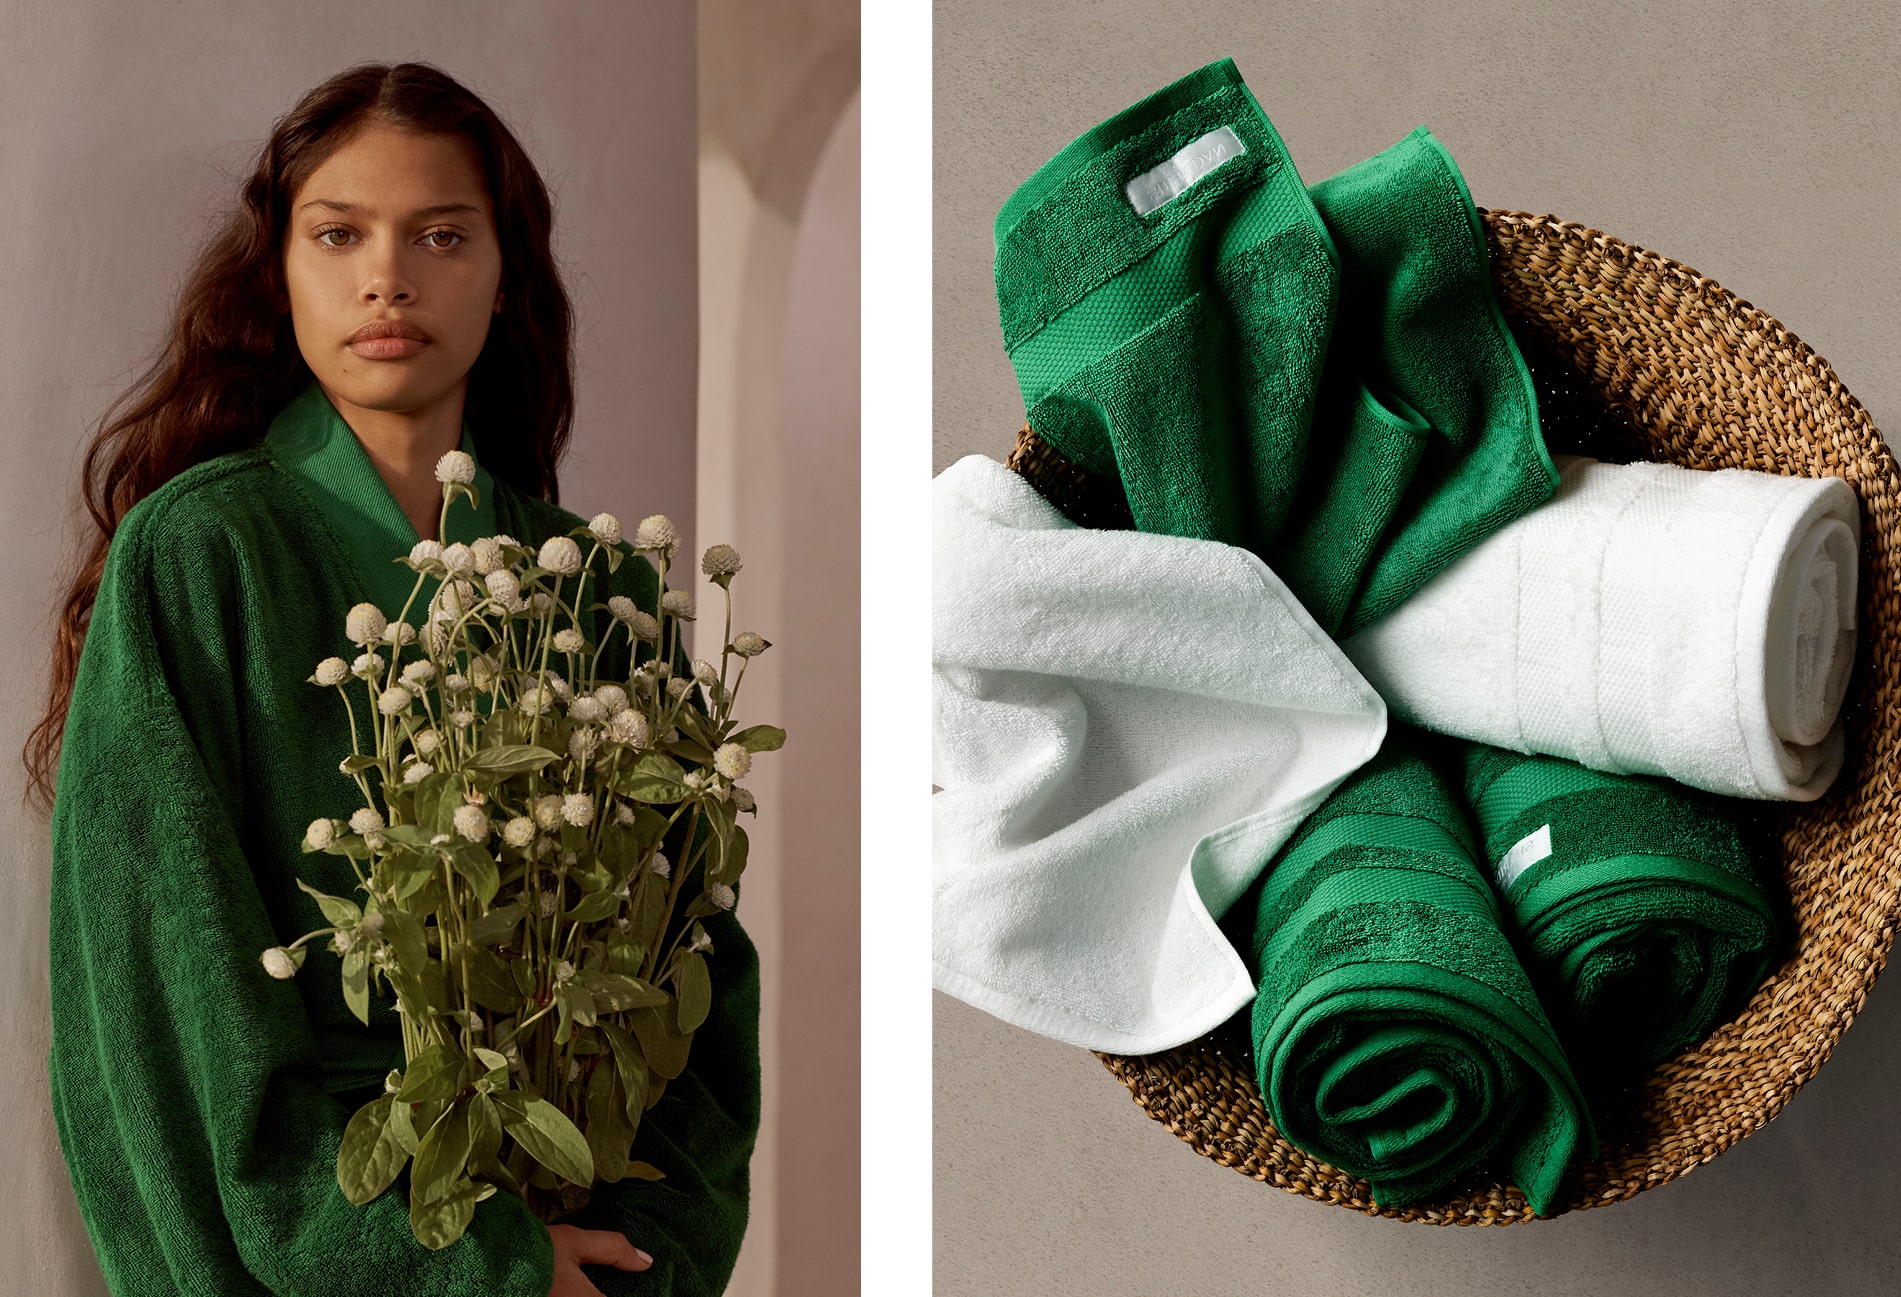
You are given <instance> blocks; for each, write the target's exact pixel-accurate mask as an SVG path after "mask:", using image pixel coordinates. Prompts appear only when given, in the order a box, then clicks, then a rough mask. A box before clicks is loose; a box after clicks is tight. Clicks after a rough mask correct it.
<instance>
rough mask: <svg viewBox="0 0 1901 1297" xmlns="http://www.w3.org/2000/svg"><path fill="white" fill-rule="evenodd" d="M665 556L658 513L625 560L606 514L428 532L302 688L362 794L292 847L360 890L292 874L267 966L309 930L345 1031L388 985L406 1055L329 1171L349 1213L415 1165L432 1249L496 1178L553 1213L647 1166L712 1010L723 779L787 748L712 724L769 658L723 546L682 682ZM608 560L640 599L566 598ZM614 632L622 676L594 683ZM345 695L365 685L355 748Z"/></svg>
mask: <svg viewBox="0 0 1901 1297" xmlns="http://www.w3.org/2000/svg"><path fill="white" fill-rule="evenodd" d="M436 477H437V479H438V480H439V481H440V482H442V484H443V502H442V520H443V521H444V522H445V523H446V521H447V518H448V511H449V506H450V504H451V503H452V502H453V501H454V500H455V499H456V498H457V497H458V495H466V496H467V497H468V498H469V500H470V503H471V507H473V505H474V504H475V503H477V497H476V490H475V487H474V485H473V483H474V478H475V463H474V460H473V459H472V458H471V457H470V456H468V455H467V454H465V453H463V452H461V451H450V452H449V453H448V454H446V455H444V456H443V457H442V459H441V461H440V462H438V464H437V466H436ZM438 534H443V533H441V532H440V531H439V533H438ZM583 541H585V542H591V545H590V548H589V550H588V553H587V556H586V557H585V558H583V557H582V554H581V548H580V543H578V542H583ZM678 544H679V534H678V532H677V531H676V530H675V529H674V526H673V524H672V523H671V522H669V521H668V520H667V519H666V518H665V517H664V516H660V515H655V516H653V517H650V518H647V519H645V520H644V521H643V522H642V523H641V524H640V526H639V527H638V528H637V529H636V531H635V534H634V538H633V544H632V547H631V551H630V550H629V549H628V548H626V547H625V546H624V545H623V542H622V540H621V525H620V522H619V521H618V520H617V519H616V518H615V517H614V516H613V515H612V514H607V513H602V514H599V515H597V516H596V517H595V518H594V519H593V521H592V522H591V523H589V524H588V525H587V526H585V527H578V528H575V529H574V530H573V531H572V532H571V533H570V534H569V535H566V536H554V537H550V538H549V539H548V540H547V542H546V543H544V544H543V545H542V546H541V547H540V549H539V550H538V551H536V550H533V549H530V548H529V547H527V546H524V545H521V544H519V543H517V542H516V541H515V540H514V538H512V537H510V536H505V535H497V536H488V537H483V538H481V539H478V540H476V541H475V542H474V543H473V544H468V545H464V544H461V543H456V544H451V545H448V546H446V547H445V546H442V545H440V544H439V543H437V542H435V541H428V540H426V541H422V542H420V543H419V544H418V545H417V546H416V547H415V549H413V550H412V551H411V552H410V554H409V556H408V557H407V558H403V559H397V560H394V561H398V562H403V563H406V564H407V565H408V566H410V567H411V568H413V569H414V570H415V571H416V573H417V578H416V585H415V588H414V589H413V590H412V591H411V592H410V600H409V603H405V604H404V606H403V609H402V611H401V612H400V613H398V615H397V619H396V620H394V621H390V620H388V619H387V618H386V616H385V615H384V613H383V612H382V610H380V609H379V608H377V607H376V606H375V605H373V604H368V603H363V604H358V605H357V606H356V607H354V608H352V609H351V610H350V612H349V616H348V619H347V623H346V626H345V633H346V635H347V637H348V638H349V640H350V641H351V642H352V643H353V644H355V645H356V646H357V647H358V648H359V649H361V650H362V651H361V653H360V654H359V655H358V656H357V657H356V659H355V661H354V663H349V662H345V661H344V659H343V658H341V657H330V658H326V659H325V660H324V661H322V662H321V663H319V664H318V665H317V669H316V671H315V673H314V674H312V675H311V676H310V677H309V679H310V682H311V683H312V684H316V685H320V686H323V687H326V688H336V689H337V690H338V692H339V696H341V697H342V699H343V702H344V706H345V708H346V709H347V710H348V712H349V717H350V728H351V746H352V754H351V755H350V756H348V757H346V758H345V759H344V760H343V762H342V769H343V771H344V772H345V773H346V774H348V775H350V776H352V777H353V778H354V779H355V780H356V781H357V785H358V788H359V789H360V790H361V792H362V794H363V801H364V805H363V806H362V807H360V808H359V809H357V810H356V811H355V812H354V813H353V814H351V815H350V816H349V818H348V819H347V820H341V819H331V818H323V819H318V820H315V821H313V822H312V823H311V825H310V828H309V829H308V831H307V833H306V836H305V840H304V844H303V847H304V850H305V851H307V852H309V851H323V852H328V853H331V854H335V855H342V856H347V857H348V858H349V859H350V861H351V862H352V867H353V868H354V870H355V872H356V874H357V878H358V881H359V890H360V891H362V892H364V893H366V894H367V895H366V898H365V899H364V900H362V901H361V902H360V903H359V902H358V901H356V900H352V899H349V898H347V897H340V896H329V895H325V894H323V893H321V892H318V891H317V890H316V889H314V888H312V887H310V886H309V885H308V884H307V883H304V882H302V881H301V880H300V881H299V886H301V887H303V889H304V890H305V891H307V892H309V893H311V895H313V896H315V897H316V899H317V903H318V905H319V906H320V907H321V908H322V910H323V913H324V915H325V917H326V918H328V919H329V920H330V923H331V925H332V926H330V927H326V928H322V929H319V930H317V931H315V932H311V933H307V934H305V935H304V936H302V937H300V938H298V939H297V941H295V942H293V943H292V944H291V945H289V946H273V947H271V948H269V949H267V950H266V951H264V954H263V961H264V965H265V967H266V968H267V969H268V970H269V971H270V972H271V974H272V975H273V976H276V977H291V976H294V975H295V974H296V972H297V970H298V969H299V968H301V967H302V966H303V963H304V958H305V955H306V954H307V949H306V947H305V943H306V942H309V941H312V940H313V939H318V938H322V937H324V936H326V935H327V936H329V938H330V941H329V947H330V949H331V950H333V951H334V952H336V953H337V954H338V955H340V956H341V957H342V979H343V994H344V999H345V1001H346V1002H347V1003H348V1004H349V1006H350V1008H351V1010H352V1012H354V1013H355V1014H356V1016H357V1017H358V1018H359V1019H360V1020H362V1021H363V1022H364V1023H365V1025H367V1024H368V1022H369V1005H370V996H371V994H372V993H373V990H374V988H373V985H372V983H373V982H374V981H375V980H376V979H377V978H379V977H380V978H381V979H382V980H383V982H385V983H386V984H387V986H388V988H389V989H390V990H391V991H393V992H394V994H395V996H396V1001H397V1003H396V1009H397V1012H398V1013H400V1014H401V1017H402V1025H403V1045H404V1057H405V1066H404V1067H403V1068H402V1069H401V1070H397V1071H392V1072H390V1074H389V1076H388V1078H387V1080H386V1082H385V1086H384V1093H383V1094H382V1095H380V1096H378V1097H377V1098H376V1099H373V1100H371V1101H370V1102H369V1103H367V1104H365V1105H364V1106H363V1107H361V1108H359V1109H358V1110H357V1111H356V1113H355V1114H354V1115H353V1116H352V1117H351V1118H350V1122H349V1125H348V1126H347V1128H346V1129H345V1132H344V1137H343V1143H342V1148H341V1149H340V1150H339V1152H338V1156H337V1182H338V1184H339V1185H340V1186H341V1188H342V1190H343V1192H344V1194H345V1195H346V1196H347V1197H348V1198H349V1199H350V1201H351V1202H354V1203H357V1204H358V1205H363V1204H366V1203H368V1202H370V1201H371V1200H372V1199H374V1198H376V1197H377V1196H378V1195H380V1194H381V1193H383V1192H384V1191H385V1190H387V1189H388V1188H389V1187H390V1186H391V1185H392V1184H393V1183H394V1182H395V1180H396V1177H397V1175H398V1174H399V1173H400V1172H401V1170H402V1168H403V1167H404V1165H405V1164H410V1163H411V1160H412V1159H413V1167H412V1171H411V1175H410V1184H409V1214H410V1226H411V1229H412V1231H413V1232H414V1234H415V1236H416V1238H417V1239H418V1240H419V1241H420V1242H421V1243H422V1244H423V1245H424V1246H426V1247H429V1248H442V1247H447V1246H448V1245H449V1244H450V1243H453V1242H454V1241H455V1240H456V1239H458V1238H460V1237H461V1236H462V1233H463V1231H464V1230H466V1229H467V1228H468V1225H469V1222H470V1220H471V1219H473V1215H474V1211H475V1206H476V1204H477V1203H479V1202H482V1201H483V1200H484V1199H486V1198H488V1197H490V1196H491V1195H493V1194H494V1193H495V1191H496V1189H497V1188H498V1187H499V1188H505V1189H508V1190H509V1191H510V1192H512V1193H515V1194H516V1195H518V1196H520V1197H521V1198H523V1199H524V1200H525V1201H526V1202H528V1203H529V1205H530V1207H531V1208H532V1209H533V1210H534V1211H535V1212H536V1214H537V1215H538V1216H539V1217H540V1218H541V1219H543V1220H544V1221H552V1220H553V1219H555V1218H556V1217H558V1216H559V1215H562V1214H565V1213H567V1212H571V1211H573V1210H575V1209H577V1208H578V1207H580V1206H582V1205H583V1204H584V1203H585V1202H586V1201H587V1199H588V1197H589V1194H590V1190H591V1186H592V1184H593V1183H594V1182H595V1181H596V1180H604V1181H618V1180H621V1179H623V1178H626V1177H630V1176H632V1177H640V1178H645V1179H658V1178H660V1176H661V1173H660V1172H659V1171H658V1170H657V1169H656V1168H654V1167H652V1166H649V1165H647V1164H646V1163H643V1162H638V1161H632V1160H630V1157H629V1155H630V1153H631V1151H632V1144H633V1140H634V1136H635V1133H636V1131H637V1130H638V1128H639V1125H640V1120H641V1115H642V1114H643V1113H644V1112H645V1111H646V1110H647V1109H649V1108H651V1107H652V1106H653V1105H654V1104H655V1103H656V1102H658V1100H659V1098H660V1096H661V1094H662V1092H663V1091H664V1089H665V1086H666V1083H667V1081H668V1080H669V1079H670V1078H673V1077H677V1076H678V1075H679V1074H680V1072H681V1071H682V1070H683V1069H684V1068H685V1066H686V1060H687V1052H688V1048H689V1046H690V1044H691V1041H692V1037H693V1032H694V1029H695V1028H697V1027H698V1026H699V1025H700V1023H701V1022H703V1021H704V1020H705V1018H706V1016H707V1013H708V1011H709V1008H710V1006H711V1003H712V985H711V980H710V977H709V974H708V970H707V965H706V959H705V955H704V953H703V952H705V951H707V950H709V949H710V948H711V941H710V939H709V937H708V935H707V933H706V931H705V929H704V927H703V926H702V925H701V923H700V922H699V920H700V919H702V918H704V917H706V916H708V915H711V914H713V913H715V912H716V911H718V910H721V909H729V908H731V906H732V905H733V904H734V901H735V899H736V897H735V893H734V891H733V884H734V883H735V882H736V881H737V880H738V878H739V876H740V874H741V872H742V871H743V870H744V869H745V867H746V849H747V848H746V831H745V830H744V829H743V828H741V827H740V826H739V824H738V815H739V812H741V811H746V812H751V813H753V814H757V810H756V807H755V805H754V801H753V797H752V794H751V793H750V792H748V791H747V790H746V789H745V788H743V787H741V786H740V784H739V782H738V781H739V780H740V779H742V778H743V777H744V776H745V775H746V773H747V770H748V769H749V768H750V766H751V764H752V760H753V754H754V753H757V752H761V751H767V750H772V749H776V748H778V747H779V746H780V745H781V744H782V743H783V742H784V740H785V732H784V731H783V730H780V729H778V728H776V727H774V726H770V725H751V726H747V727H745V728H743V729H736V728H735V724H734V721H733V719H732V709H733V704H734V702H735V700H736V699H737V697H738V694H739V689H740V685H741V683H742V682H743V680H744V678H745V672H746V665H747V663H748V662H749V661H750V660H751V659H752V658H754V657H756V656H757V655H759V654H760V653H762V652H764V651H765V650H766V649H767V648H768V647H769V643H768V641H767V640H765V639H763V638H762V637H760V636H759V635H757V634H755V633H753V632H750V631H746V632H742V633H740V634H738V635H734V634H733V633H732V579H733V576H734V574H735V573H737V572H738V571H739V568H740V562H739V555H738V553H737V552H736V551H735V550H734V549H733V548H732V546H730V545H714V546H712V547H710V548H709V549H707V551H706V553H705V556H704V559H703V561H702V570H703V571H704V572H705V573H706V574H707V575H708V576H709V577H710V578H711V579H712V580H713V581H714V582H715V583H716V584H718V585H719V586H720V588H721V590H722V591H723V592H724V593H725V596H726V634H725V641H724V646H723V648H722V650H721V653H720V660H719V664H718V665H717V666H715V665H714V664H712V663H711V662H709V661H706V660H703V659H702V660H699V661H695V662H693V663H692V664H691V667H690V668H688V667H687V666H686V663H685V659H684V653H683V649H682V646H681V644H680V642H679V641H680V631H681V624H682V623H683V622H684V621H689V620H692V619H693V618H694V609H693V598H692V595H691V594H690V593H688V592H687V591H683V590H669V589H667V586H666V576H667V569H668V566H669V563H670V561H671V559H672V556H673V552H674V550H675V548H676V547H677V546H678ZM602 554H604V555H605V563H606V565H607V571H608V572H609V573H612V572H615V571H617V570H618V569H619V567H620V564H621V562H622V561H623V560H625V559H627V558H629V557H631V556H633V555H651V556H652V561H653V562H654V563H655V564H656V566H657V568H658V581H657V582H656V585H655V590H656V592H657V593H658V595H659V597H658V600H657V606H656V607H653V608H642V607H638V606H636V604H635V601H634V600H632V599H630V598H628V597H626V596H625V595H614V596H612V597H610V598H609V599H608V600H607V601H606V603H604V604H603V603H601V602H594V603H584V600H585V599H586V597H587V587H588V579H589V577H590V576H597V578H598V574H597V573H595V571H594V562H595V559H596V557H597V556H599V555H602ZM641 561H647V560H645V559H642V560H641ZM430 576H435V577H438V578H440V580H441V584H440V585H439V587H438V588H437V590H436V592H435V594H434V595H433V597H432V598H431V599H430V601H429V609H428V617H427V622H426V624H425V627H424V629H423V631H422V632H420V633H418V632H417V630H416V629H415V627H413V626H411V625H410V624H409V623H407V622H406V621H404V620H403V618H404V617H406V616H407V615H408V612H409V607H410V604H412V603H414V601H415V598H416V596H417V595H418V594H419V593H421V591H422V587H423V583H424V581H425V579H426V578H427V577H430ZM599 584H600V581H599V579H597V582H596V587H597V590H598V586H599ZM602 609H605V610H606V611H607V613H608V614H609V623H608V629H607V630H606V632H605V633H604V634H603V635H602V636H601V642H600V643H599V644H595V643H593V642H591V640H590V638H589V632H588V627H589V626H590V625H592V624H594V623H595V622H596V621H597V620H598V618H597V615H596V614H598V612H599V611H600V610H602ZM617 634H618V635H623V636H624V637H625V641H624V649H625V660H626V661H627V663H628V665H629V668H630V670H629V672H628V674H627V676H626V678H624V679H618V680H607V681H602V680H599V679H597V675H596V668H597V666H598V665H599V664H600V663H601V661H602V659H603V653H604V650H606V649H607V647H608V645H609V643H610V642H611V641H612V640H613V638H614V637H615V636H616V635H617ZM405 649H413V656H411V657H410V659H409V660H408V661H405V660H404V650H405ZM385 650H387V653H388V660H387V662H386V661H385V657H384V651H385ZM551 657H553V658H554V660H555V662H556V664H557V665H559V666H560V667H562V668H564V670H561V671H557V670H551V669H550V658H551ZM735 663H737V669H736V670H735V669H733V668H734V664H735ZM353 680H358V681H361V682H363V685H364V686H365V688H366V691H367V695H368V702H369V708H368V719H369V729H370V737H371V740H372V743H371V746H372V749H373V750H371V751H367V752H366V751H364V750H363V747H362V745H361V743H360V741H359V738H358V734H357V715H356V709H355V708H354V707H352V706H351V703H350V697H349V691H348V686H349V684H350V682H351V681H353ZM372 775H374V776H376V779H375V782H376V784H377V785H378V787H376V788H374V789H373V788H372V780H371V776H372ZM378 793H380V794H381V807H380V809H379V805H378V796H377V794H378Z"/></svg>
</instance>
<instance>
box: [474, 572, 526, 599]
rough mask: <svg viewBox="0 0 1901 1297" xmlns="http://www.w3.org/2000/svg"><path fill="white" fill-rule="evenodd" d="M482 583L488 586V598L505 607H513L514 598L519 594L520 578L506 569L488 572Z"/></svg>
mask: <svg viewBox="0 0 1901 1297" xmlns="http://www.w3.org/2000/svg"><path fill="white" fill-rule="evenodd" d="M483 582H484V584H486V585H487V586H488V593H489V597H490V598H492V599H494V600H495V601H496V602H497V603H500V604H502V605H503V606H505V607H513V606H514V603H515V600H516V598H517V597H518V596H519V595H520V594H521V580H520V578H519V577H517V576H516V575H515V574H514V573H513V572H510V571H509V570H508V569H507V568H501V569H500V570H498V571H494V572H490V573H489V574H488V575H487V576H486V577H484V578H483Z"/></svg>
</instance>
